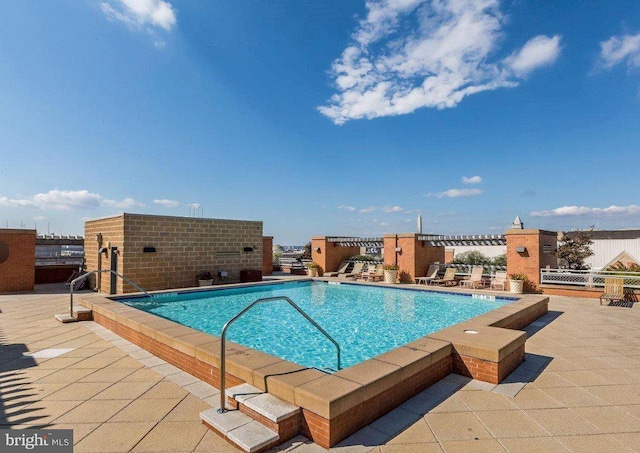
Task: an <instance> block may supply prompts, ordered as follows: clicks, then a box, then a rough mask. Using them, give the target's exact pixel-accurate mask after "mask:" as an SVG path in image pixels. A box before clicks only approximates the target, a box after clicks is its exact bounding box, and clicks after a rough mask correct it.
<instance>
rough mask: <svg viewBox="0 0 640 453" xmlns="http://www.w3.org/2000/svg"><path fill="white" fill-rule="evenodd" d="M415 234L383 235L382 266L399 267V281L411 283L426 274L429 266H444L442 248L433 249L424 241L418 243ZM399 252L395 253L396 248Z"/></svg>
mask: <svg viewBox="0 0 640 453" xmlns="http://www.w3.org/2000/svg"><path fill="white" fill-rule="evenodd" d="M418 236H419V235H418V234H416V233H399V234H385V235H384V264H397V265H398V266H400V271H399V275H400V277H401V281H404V282H413V279H415V278H416V277H423V276H425V275H426V274H427V269H428V268H429V264H431V263H435V262H439V263H442V264H444V260H445V253H444V247H433V246H431V245H429V243H427V242H426V241H419V240H418ZM398 247H399V248H400V249H401V250H400V251H398V252H396V249H397V248H398Z"/></svg>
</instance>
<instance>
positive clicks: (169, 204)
mask: <svg viewBox="0 0 640 453" xmlns="http://www.w3.org/2000/svg"><path fill="white" fill-rule="evenodd" d="M153 202H154V203H155V204H159V205H161V206H164V207H165V208H177V207H178V206H180V202H178V201H176V200H167V199H166V198H160V199H157V200H153Z"/></svg>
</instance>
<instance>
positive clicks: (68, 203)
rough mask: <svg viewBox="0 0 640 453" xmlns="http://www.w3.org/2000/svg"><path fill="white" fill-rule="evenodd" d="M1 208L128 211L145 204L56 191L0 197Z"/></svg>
mask: <svg viewBox="0 0 640 453" xmlns="http://www.w3.org/2000/svg"><path fill="white" fill-rule="evenodd" d="M0 206H8V207H22V208H35V209H43V210H49V209H53V210H57V211H69V210H72V209H81V210H82V209H97V208H99V207H100V206H114V207H116V208H121V209H127V208H132V207H135V206H138V207H142V206H144V204H143V203H140V202H138V201H136V200H134V199H133V198H125V199H124V200H120V201H117V200H109V199H104V198H103V197H102V196H101V195H100V194H97V193H92V192H89V191H88V190H86V189H83V190H59V189H54V190H50V191H49V192H46V193H38V194H35V195H33V196H32V197H31V198H24V199H13V198H7V197H0Z"/></svg>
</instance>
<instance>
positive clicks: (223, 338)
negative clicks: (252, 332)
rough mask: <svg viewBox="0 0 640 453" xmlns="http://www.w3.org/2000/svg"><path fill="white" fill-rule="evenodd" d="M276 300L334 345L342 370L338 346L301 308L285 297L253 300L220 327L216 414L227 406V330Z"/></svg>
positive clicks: (222, 411)
mask: <svg viewBox="0 0 640 453" xmlns="http://www.w3.org/2000/svg"><path fill="white" fill-rule="evenodd" d="M276 300H284V301H285V302H287V303H288V304H289V305H291V306H292V307H293V308H295V309H296V310H297V311H298V313H300V314H301V315H302V316H304V318H305V319H306V320H307V321H309V322H310V323H311V324H312V325H313V326H314V327H315V328H316V329H318V330H319V331H320V332H321V333H322V334H323V335H324V336H325V337H326V338H327V339H328V340H329V341H331V342H332V343H333V344H334V345H335V347H336V350H337V355H338V370H339V369H340V368H342V366H341V360H340V345H339V344H338V342H337V341H336V340H334V339H333V337H332V336H331V335H329V334H328V333H327V332H326V330H324V329H323V328H322V327H320V325H319V324H318V323H317V322H315V321H314V320H313V318H311V316H309V315H308V314H306V313H305V312H304V311H303V310H302V308H300V307H299V306H298V305H297V304H296V303H295V302H294V301H292V300H291V299H289V298H288V297H286V296H275V297H265V298H263V299H258V300H255V301H253V302H252V303H251V304H249V305H248V306H247V307H245V308H244V309H243V310H242V311H240V313H238V314H237V315H235V316H234V317H233V318H231V319H230V320H229V321H227V323H226V324H225V325H224V326H223V327H222V332H221V333H220V408H219V409H218V413H219V414H222V413H224V412H226V411H227V409H226V406H227V404H226V401H225V400H226V392H225V384H226V371H225V370H226V367H225V349H226V347H225V346H226V335H227V329H228V328H229V326H230V325H231V324H233V323H234V322H235V321H236V320H237V319H238V318H240V317H241V316H242V315H244V314H245V313H246V312H248V311H249V310H251V309H252V308H253V307H254V306H256V305H258V304H260V303H262V302H273V301H276Z"/></svg>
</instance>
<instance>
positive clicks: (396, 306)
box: [119, 281, 512, 369]
mask: <svg viewBox="0 0 640 453" xmlns="http://www.w3.org/2000/svg"><path fill="white" fill-rule="evenodd" d="M274 296H287V297H289V298H290V299H292V300H293V301H294V302H295V303H296V304H298V305H299V306H300V307H301V308H302V309H303V310H304V311H305V312H306V313H308V314H309V315H310V316H311V317H312V318H313V319H314V320H315V321H316V322H317V323H318V324H319V325H320V326H322V328H323V329H325V330H326V331H327V332H328V333H329V334H330V335H331V336H332V337H333V338H334V339H335V340H336V341H337V342H338V343H339V344H340V348H341V354H342V368H346V367H349V366H351V365H355V364H357V363H360V362H362V361H365V360H367V359H370V358H372V357H375V356H377V355H380V354H382V353H384V352H387V351H389V350H391V349H394V348H396V347H399V346H401V345H403V344H406V343H408V342H411V341H413V340H415V339H418V338H420V337H423V336H425V335H428V334H429V333H432V332H435V331H438V330H441V329H443V328H445V327H448V326H451V325H453V324H457V323H459V322H462V321H465V320H467V319H470V318H472V317H474V316H477V315H480V314H483V313H486V312H488V311H491V310H493V309H495V308H498V307H500V306H503V305H505V304H507V303H509V302H511V301H512V299H507V298H504V299H502V298H495V299H489V300H487V299H482V298H474V297H472V296H471V295H461V294H451V293H442V292H433V291H416V290H408V289H394V288H384V287H374V286H366V285H354V284H340V285H335V284H329V283H326V282H308V281H306V282H288V283H280V284H272V285H262V286H253V287H244V288H234V289H222V290H212V291H199V292H188V293H167V294H157V295H155V296H154V300H153V301H149V299H148V298H139V297H138V298H130V299H120V300H119V301H120V302H123V303H126V304H127V305H130V306H133V307H135V308H138V309H140V310H144V311H147V312H149V313H153V314H155V315H159V316H162V317H164V318H167V319H170V320H172V321H175V322H178V323H180V324H183V325H185V326H188V327H191V328H193V329H197V330H200V331H202V332H205V333H209V334H212V335H216V336H219V335H220V332H221V331H222V327H223V326H224V324H225V323H226V322H227V321H228V320H229V319H231V318H232V317H233V316H234V315H236V314H237V313H238V312H239V311H241V310H242V309H243V308H245V307H246V306H247V305H249V304H250V303H252V302H253V301H255V300H256V299H259V298H263V297H274ZM227 338H228V339H229V340H231V341H234V342H236V343H239V344H242V345H244V346H247V347H250V348H253V349H257V350H260V351H263V352H266V353H268V354H271V355H274V356H277V357H280V358H282V359H285V360H289V361H291V362H294V363H297V364H299V365H302V366H308V367H315V368H327V369H335V368H336V350H335V347H334V345H333V344H332V343H331V342H330V341H329V340H327V338H326V337H324V336H323V335H322V334H320V333H319V332H318V331H317V330H316V329H315V328H314V327H313V326H312V325H311V324H310V323H309V322H307V321H306V320H304V319H303V318H302V316H301V315H300V314H299V313H298V312H297V311H296V310H295V309H294V308H293V307H291V306H290V305H288V304H287V303H286V302H284V301H275V302H271V303H267V304H260V305H257V306H255V307H254V308H253V309H252V310H250V311H249V312H247V313H246V314H245V315H244V316H243V317H242V318H240V319H239V320H238V321H237V322H236V323H234V324H233V325H232V326H231V327H230V328H229V330H228V331H227Z"/></svg>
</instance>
